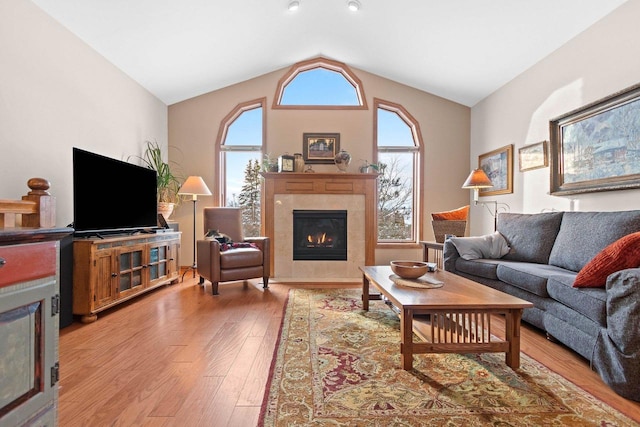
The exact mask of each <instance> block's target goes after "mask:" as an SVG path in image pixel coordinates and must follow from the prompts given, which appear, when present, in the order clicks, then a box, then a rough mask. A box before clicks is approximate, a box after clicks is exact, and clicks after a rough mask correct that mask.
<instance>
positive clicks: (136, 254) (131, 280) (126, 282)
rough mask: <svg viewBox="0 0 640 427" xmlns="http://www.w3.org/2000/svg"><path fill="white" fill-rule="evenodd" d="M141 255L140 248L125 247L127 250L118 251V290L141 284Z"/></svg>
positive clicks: (125, 289) (126, 289) (142, 266)
mask: <svg viewBox="0 0 640 427" xmlns="http://www.w3.org/2000/svg"><path fill="white" fill-rule="evenodd" d="M142 257H143V250H142V248H140V249H127V252H121V253H120V256H119V257H118V262H119V263H120V272H119V276H120V284H119V286H118V290H119V291H120V292H124V291H128V290H130V289H133V288H135V287H137V286H141V285H142V271H143V268H144V264H143V263H142Z"/></svg>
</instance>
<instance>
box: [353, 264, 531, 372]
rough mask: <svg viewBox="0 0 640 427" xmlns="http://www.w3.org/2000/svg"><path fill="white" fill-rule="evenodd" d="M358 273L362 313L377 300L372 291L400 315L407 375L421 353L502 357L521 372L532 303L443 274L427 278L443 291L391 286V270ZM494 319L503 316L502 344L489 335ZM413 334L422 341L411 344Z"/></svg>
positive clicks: (372, 268) (369, 269)
mask: <svg viewBox="0 0 640 427" xmlns="http://www.w3.org/2000/svg"><path fill="white" fill-rule="evenodd" d="M360 270H361V271H362V308H363V309H364V310H369V300H370V299H380V298H381V297H380V296H371V295H369V288H370V285H372V286H373V287H375V288H376V289H378V290H379V291H380V292H381V293H382V295H384V297H386V298H387V299H388V300H389V301H390V303H391V304H393V306H394V307H395V308H396V309H397V310H398V311H399V315H400V337H401V338H400V340H401V341H400V353H401V355H402V368H403V369H405V370H407V371H408V370H411V369H412V368H413V355H414V354H420V353H486V352H505V353H506V357H505V363H506V364H507V365H508V366H509V367H511V368H512V369H516V368H518V367H519V366H520V320H521V318H522V310H523V309H525V308H528V307H533V304H531V303H530V302H528V301H525V300H522V299H520V298H516V297H513V296H511V295H508V294H505V293H504V292H500V291H497V290H495V289H493V288H490V287H488V286H484V285H481V284H479V283H476V282H473V281H471V280H469V279H466V278H464V277H461V276H458V275H455V274H453V273H449V272H447V271H437V272H435V273H427V275H428V276H429V277H433V278H435V279H437V280H440V281H442V282H444V286H442V287H441V288H436V289H418V288H411V287H405V286H399V285H396V284H395V283H393V281H391V279H390V278H389V276H391V275H392V274H393V272H392V271H391V267H389V266H368V267H360ZM492 314H503V315H504V316H505V339H504V340H502V339H499V338H497V337H495V336H492V335H491V315H492ZM414 332H415V333H416V335H418V336H419V337H420V338H421V339H423V340H424V341H423V342H414V341H413V333H414Z"/></svg>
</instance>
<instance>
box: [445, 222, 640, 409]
mask: <svg viewBox="0 0 640 427" xmlns="http://www.w3.org/2000/svg"><path fill="white" fill-rule="evenodd" d="M497 231H498V232H499V233H500V234H501V235H502V236H503V237H504V238H505V240H506V242H507V244H508V245H509V252H508V253H507V254H506V255H504V256H502V257H501V258H497V259H486V258H485V259H483V258H481V259H464V258H462V257H461V256H460V253H459V252H458V250H457V249H456V245H455V244H454V241H455V239H460V238H455V239H454V241H452V240H447V241H445V243H444V252H443V256H444V268H445V270H447V271H450V272H453V273H455V274H458V275H460V276H464V277H466V278H469V279H471V280H474V281H476V282H479V283H482V284H484V285H487V286H490V287H492V288H495V289H499V290H501V291H503V292H506V293H509V294H511V295H514V296H517V297H519V298H522V299H525V300H527V301H530V302H532V303H533V304H534V307H533V308H528V309H525V311H524V313H523V320H524V321H526V322H528V323H530V324H532V325H535V326H537V327H538V328H540V329H542V330H544V331H546V332H547V334H548V335H550V336H551V337H552V338H554V339H556V340H558V341H560V342H562V343H563V344H565V345H567V346H568V347H570V348H571V349H573V350H574V351H576V352H577V353H579V354H580V355H582V356H583V357H585V358H586V359H588V360H589V361H590V362H591V365H592V367H593V369H595V370H596V371H597V372H598V373H599V375H600V376H601V377H602V379H603V380H604V381H605V382H606V383H607V384H608V385H609V386H610V387H611V388H612V389H613V390H614V391H616V392H617V393H618V394H620V395H622V396H624V397H626V398H628V399H633V400H636V401H640V381H639V378H640V268H631V269H626V270H622V271H619V272H616V273H613V274H611V275H609V276H608V278H607V282H606V287H598V288H591V287H589V288H575V287H573V282H574V280H575V277H576V275H577V274H578V272H579V271H580V269H582V267H583V266H584V265H585V264H587V263H588V262H589V261H590V260H591V259H592V258H593V257H594V256H595V255H597V254H598V253H599V252H600V251H601V250H602V249H603V248H605V247H606V246H608V245H609V244H611V243H613V242H615V241H616V240H618V239H619V238H621V237H623V236H626V235H628V234H631V233H635V232H638V231H640V210H634V211H619V212H550V213H540V214H511V213H503V214H500V215H499V217H498V225H497ZM467 242H468V241H465V243H467ZM458 246H461V245H460V244H459V245H458ZM463 253H464V251H463ZM636 267H638V266H636Z"/></svg>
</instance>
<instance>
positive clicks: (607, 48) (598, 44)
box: [470, 0, 640, 235]
mask: <svg viewBox="0 0 640 427" xmlns="http://www.w3.org/2000/svg"><path fill="white" fill-rule="evenodd" d="M639 16H640V1H637V0H631V1H628V2H627V3H625V4H623V5H622V6H621V7H620V8H618V9H617V10H615V11H614V12H613V13H611V14H610V15H609V16H607V17H605V18H604V19H602V20H601V21H600V22H598V23H596V24H595V25H593V26H592V27H590V28H589V29H587V30H586V31H584V32H583V33H582V34H580V35H578V36H577V37H576V38H574V39H573V40H571V41H570V42H568V43H567V44H566V45H564V46H562V47H561V48H560V49H558V50H557V51H555V52H554V53H552V54H551V55H549V56H548V57H546V58H545V59H543V60H542V61H540V62H539V63H538V64H536V65H535V66H533V67H532V68H530V69H529V70H527V71H526V72H524V73H523V74H521V75H520V76H518V77H517V78H515V79H514V80H513V81H511V82H510V83H508V84H507V85H505V86H503V87H502V88H500V89H499V90H498V91H496V92H495V93H493V94H492V95H491V96H489V97H487V98H485V99H484V100H482V101H481V102H479V103H478V104H476V105H475V106H474V107H473V108H472V109H471V159H470V169H471V168H475V167H477V165H478V156H479V155H481V154H484V153H487V152H489V151H492V150H494V149H496V148H499V147H502V146H505V145H507V144H513V145H514V175H513V191H514V192H513V194H508V195H499V196H492V197H484V198H481V199H480V200H481V201H482V200H497V201H499V202H504V203H507V204H508V205H509V206H510V211H511V212H525V213H534V212H540V211H541V210H543V209H557V210H570V203H571V201H570V200H571V199H572V198H573V199H576V201H577V202H576V203H575V206H577V209H576V210H581V211H587V210H590V211H593V210H604V211H611V210H627V209H640V190H625V191H609V192H601V193H588V194H576V195H571V196H564V197H558V196H551V195H549V194H548V193H549V168H544V169H536V170H533V171H527V172H519V168H518V148H520V147H522V146H524V145H528V144H532V143H536V142H539V141H543V140H549V120H551V119H553V118H556V117H558V116H561V115H563V114H565V113H568V112H570V111H572V110H574V109H576V108H579V107H581V106H584V105H586V104H589V103H591V102H594V101H597V100H599V99H601V98H603V97H606V96H608V95H610V94H613V93H615V92H618V91H620V90H622V89H624V88H626V87H629V86H631V85H634V84H636V83H638V82H639V80H640V55H639V54H638V53H639V51H638V40H640V26H639V25H638V23H637V20H638V17H639ZM541 28H542V27H541ZM547 30H549V31H552V30H553V29H547ZM547 30H545V31H547ZM492 230H493V223H492V220H491V216H490V215H489V213H488V212H487V211H486V210H485V209H484V208H483V207H481V206H475V207H472V210H471V234H472V235H478V234H484V233H487V232H490V231H492Z"/></svg>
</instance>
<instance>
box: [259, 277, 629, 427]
mask: <svg viewBox="0 0 640 427" xmlns="http://www.w3.org/2000/svg"><path fill="white" fill-rule="evenodd" d="M399 343H400V325H399V320H398V317H397V315H396V314H395V313H394V312H393V311H392V310H391V309H390V308H389V307H387V306H386V305H385V304H384V303H382V302H381V301H373V302H372V303H371V305H370V310H369V311H368V312H365V311H363V310H362V303H361V291H360V290H354V289H327V290H314V289H293V290H291V291H290V294H289V301H288V303H287V307H286V312H285V315H284V319H283V323H282V330H281V335H280V339H279V342H278V344H277V346H276V354H275V355H274V360H273V364H272V367H271V369H272V372H271V380H270V384H269V385H268V386H267V390H266V393H265V399H264V402H263V407H262V414H261V416H260V423H259V425H260V426H265V427H271V426H310V425H313V426H334V427H335V426H457V425H465V426H486V425H494V426H550V425H553V426H588V425H592V426H596V425H597V426H636V425H637V424H636V423H635V422H634V421H633V420H631V419H629V418H627V417H625V416H624V415H622V414H620V413H618V412H617V411H615V410H614V409H612V408H611V407H609V406H607V405H605V404H604V403H602V402H601V401H599V400H597V399H596V398H594V397H593V396H591V395H590V394H588V393H586V392H585V391H583V390H582V389H580V388H578V387H576V386H575V385H573V384H572V383H570V382H569V381H567V380H565V379H564V378H562V377H560V376H559V375H556V374H554V373H553V372H551V371H549V370H548V369H547V368H545V367H544V366H543V365H541V364H539V363H538V362H536V361H535V360H533V359H531V358H529V357H527V356H526V355H524V354H522V357H521V367H520V369H518V370H517V371H514V370H512V369H510V368H509V367H507V366H506V365H505V364H504V354H503V353H487V354H480V355H476V354H467V355H458V354H437V355H417V356H414V370H413V371H411V372H407V371H404V370H402V369H401V368H400V354H399V349H400V344H399Z"/></svg>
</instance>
